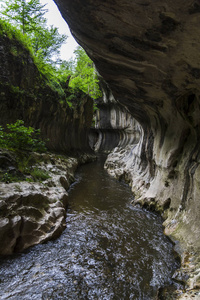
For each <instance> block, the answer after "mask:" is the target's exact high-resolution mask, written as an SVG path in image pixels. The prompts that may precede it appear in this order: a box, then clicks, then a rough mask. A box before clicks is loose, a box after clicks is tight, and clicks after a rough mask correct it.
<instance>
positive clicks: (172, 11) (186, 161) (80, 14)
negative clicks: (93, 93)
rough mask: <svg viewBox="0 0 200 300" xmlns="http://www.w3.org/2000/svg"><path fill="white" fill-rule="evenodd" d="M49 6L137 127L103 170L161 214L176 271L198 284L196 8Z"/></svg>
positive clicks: (62, 0)
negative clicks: (135, 138)
mask: <svg viewBox="0 0 200 300" xmlns="http://www.w3.org/2000/svg"><path fill="white" fill-rule="evenodd" d="M55 2H56V3H57V4H58V7H59V9H60V11H61V13H62V15H63V17H64V18H65V19H66V21H67V22H68V24H69V26H70V28H71V31H72V33H73V35H74V36H75V38H76V39H77V41H78V42H79V43H80V44H81V45H82V46H83V47H84V48H85V50H86V51H87V53H88V54H89V56H90V57H91V58H92V59H93V61H94V62H95V65H96V67H97V69H98V71H99V73H100V74H101V76H102V77H103V78H104V79H105V80H106V82H107V83H108V85H109V87H110V89H111V91H112V93H113V95H114V97H115V99H116V101H117V102H118V103H120V105H124V106H125V107H126V108H127V109H128V110H129V112H130V113H131V115H132V116H133V117H134V118H135V119H136V120H137V121H138V122H139V123H140V125H141V128H142V130H141V135H140V140H139V142H138V144H137V145H132V146H127V148H126V149H124V150H121V149H115V151H114V152H113V153H112V154H111V155H110V156H109V158H108V160H107V163H106V168H107V169H108V171H109V172H110V173H111V174H113V175H114V176H116V177H120V176H122V177H124V178H126V179H127V180H128V181H129V182H130V185H131V186H132V190H133V191H134V192H135V196H136V201H137V202H140V203H141V204H145V203H146V204H145V205H148V206H149V207H156V208H157V209H159V210H161V211H165V212H164V217H165V232H166V234H168V235H170V236H171V238H172V239H174V240H176V241H178V242H179V243H178V244H177V247H176V248H177V250H179V253H181V255H182V267H183V269H184V270H185V271H186V272H187V273H191V274H193V275H194V274H195V275H194V276H197V277H198V274H199V272H198V269H199V262H198V259H197V258H198V257H199V255H200V254H199V253H200V239H199V235H200V218H199V211H200V201H199V199H200V183H199V172H200V170H199V159H200V157H199V155H200V146H199V138H200V130H199V129H200V118H199V115H200V105H199V103H200V38H199V37H200V26H199V24H200V2H199V1H196V0H191V1H182V0H177V1H172V0H155V1H150V0H137V1H129V0H122V1H121V0H112V1H102V0H96V1H92V0H86V1H81V0H74V1H71V0H55ZM185 257H187V258H188V259H185ZM195 269H196V270H197V272H196V273H195ZM191 274H190V279H191V278H192V276H193V275H191ZM195 278H196V277H195ZM191 282H194V281H192V279H191V280H188V281H187V284H188V286H189V287H190V288H195V285H196V287H198V283H194V284H191Z"/></svg>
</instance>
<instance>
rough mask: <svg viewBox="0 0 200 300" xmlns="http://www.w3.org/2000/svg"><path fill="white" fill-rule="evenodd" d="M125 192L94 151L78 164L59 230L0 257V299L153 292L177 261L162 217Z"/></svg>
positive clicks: (153, 296) (144, 296)
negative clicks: (49, 237) (136, 203)
mask: <svg viewBox="0 0 200 300" xmlns="http://www.w3.org/2000/svg"><path fill="white" fill-rule="evenodd" d="M132 199H133V196H132V194H131V192H130V188H129V187H128V186H126V185H125V184H123V183H119V182H117V181H116V180H115V179H113V178H112V177H110V176H109V175H108V174H107V173H106V172H105V171H104V170H103V164H102V161H101V159H100V160H98V161H97V162H94V163H90V164H87V165H84V166H82V167H80V169H79V172H78V174H77V180H76V183H75V184H73V186H72V188H71V190H70V197H69V201H70V208H69V211H68V215H67V228H66V230H65V231H64V233H63V234H62V236H61V237H60V238H58V239H56V240H55V241H50V242H48V243H46V244H43V245H38V246H35V247H33V248H31V249H30V250H27V251H25V252H24V253H22V254H17V255H15V256H14V257H9V258H2V259H1V260H0V268H1V269H0V299H1V300H2V299H15V300H18V299H19V300H22V299H27V300H30V299H31V300H32V299H37V300H39V299H97V300H99V299H102V300H107V299H109V300H110V299H119V300H123V299H127V300H128V299H138V300H140V299H145V300H148V299H156V291H157V289H158V287H160V286H163V285H165V284H170V283H171V280H170V277H171V275H172V273H173V271H174V270H175V268H177V265H176V262H175V260H174V257H173V255H172V244H171V243H170V242H169V240H168V239H167V238H166V237H165V236H164V235H163V228H162V223H161V219H160V218H159V217H158V216H157V215H155V214H153V213H148V212H146V211H143V210H141V209H138V208H133V207H132V206H131V205H130V202H131V200H132Z"/></svg>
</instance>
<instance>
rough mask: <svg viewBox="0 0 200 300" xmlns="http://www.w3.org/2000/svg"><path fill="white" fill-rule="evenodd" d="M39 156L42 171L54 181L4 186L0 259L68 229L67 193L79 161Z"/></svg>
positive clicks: (0, 201) (0, 200)
mask: <svg viewBox="0 0 200 300" xmlns="http://www.w3.org/2000/svg"><path fill="white" fill-rule="evenodd" d="M35 155H36V154H35ZM39 156H40V159H42V162H41V163H40V165H39V168H40V169H41V170H45V171H47V172H48V174H49V175H50V179H47V180H45V181H43V182H26V181H22V182H13V183H9V182H7V183H0V240H1V244H0V255H8V254H12V253H14V252H21V251H23V250H24V249H26V248H28V247H30V246H33V245H36V244H38V243H42V242H46V241H48V240H50V239H52V238H56V237H58V236H59V235H60V234H61V233H62V231H63V230H64V229H65V227H66V220H65V219H66V208H67V202H68V200H67V198H68V194H67V191H66V190H67V189H68V188H69V183H71V182H72V178H73V175H74V172H75V170H76V168H77V166H78V160H77V159H75V158H69V157H68V158H67V157H64V156H63V157H59V158H58V157H56V156H55V155H53V154H44V155H39Z"/></svg>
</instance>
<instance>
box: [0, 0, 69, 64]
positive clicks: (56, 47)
mask: <svg viewBox="0 0 200 300" xmlns="http://www.w3.org/2000/svg"><path fill="white" fill-rule="evenodd" d="M0 2H2V1H1V0H0ZM3 3H4V4H3V5H1V15H2V16H3V17H4V18H5V19H6V20H8V21H9V22H10V23H11V24H13V25H15V26H16V27H17V28H18V29H20V30H21V32H22V33H23V34H24V35H26V38H27V39H29V41H30V42H31V44H32V48H33V51H34V54H35V55H36V56H37V57H42V58H43V59H44V60H45V61H46V62H50V63H52V64H55V63H58V62H60V60H59V51H60V47H61V45H62V44H63V43H64V42H65V41H66V39H67V36H66V35H64V34H59V32H58V28H56V27H53V26H51V27H48V26H47V20H46V18H45V17H44V15H45V13H46V12H47V11H48V10H47V9H45V6H46V4H45V5H41V4H40V1H39V0H29V1H25V0H11V1H10V0H9V1H4V2H3Z"/></svg>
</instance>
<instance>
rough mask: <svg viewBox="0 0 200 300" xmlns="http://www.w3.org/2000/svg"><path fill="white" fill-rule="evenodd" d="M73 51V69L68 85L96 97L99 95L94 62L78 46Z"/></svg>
mask: <svg viewBox="0 0 200 300" xmlns="http://www.w3.org/2000/svg"><path fill="white" fill-rule="evenodd" d="M74 53H75V56H76V58H75V71H74V74H73V76H72V79H71V80H70V83H69V86H70V87H72V88H74V89H76V88H77V87H78V88H79V89H81V90H82V91H83V92H84V93H86V94H89V95H90V96H91V97H92V98H94V99H96V98H98V97H100V96H101V91H100V89H99V85H98V77H97V72H96V70H95V66H94V63H93V62H92V60H91V59H90V58H89V57H88V55H87V54H86V52H85V51H84V50H83V48H81V47H80V46H79V47H78V48H77V49H76V50H75V51H74Z"/></svg>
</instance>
